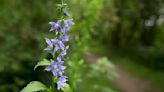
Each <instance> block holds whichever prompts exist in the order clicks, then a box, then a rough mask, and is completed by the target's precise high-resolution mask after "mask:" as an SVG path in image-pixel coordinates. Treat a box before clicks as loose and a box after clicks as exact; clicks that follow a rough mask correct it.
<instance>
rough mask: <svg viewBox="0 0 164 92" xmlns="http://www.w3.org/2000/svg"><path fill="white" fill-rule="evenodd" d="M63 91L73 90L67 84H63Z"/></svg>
mask: <svg viewBox="0 0 164 92" xmlns="http://www.w3.org/2000/svg"><path fill="white" fill-rule="evenodd" d="M62 90H63V91H64V92H73V90H72V88H71V87H70V85H69V84H65V87H64V88H63V89H62Z"/></svg>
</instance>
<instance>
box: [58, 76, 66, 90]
mask: <svg viewBox="0 0 164 92" xmlns="http://www.w3.org/2000/svg"><path fill="white" fill-rule="evenodd" d="M66 81H67V77H66V76H60V77H59V78H58V80H57V89H58V90H60V89H61V88H63V87H64V86H65V85H66Z"/></svg>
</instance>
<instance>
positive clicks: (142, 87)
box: [85, 53, 162, 92]
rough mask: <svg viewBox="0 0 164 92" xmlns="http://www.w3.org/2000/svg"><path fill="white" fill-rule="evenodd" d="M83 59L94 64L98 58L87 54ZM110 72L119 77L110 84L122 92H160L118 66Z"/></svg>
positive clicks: (147, 82) (146, 81)
mask: <svg viewBox="0 0 164 92" xmlns="http://www.w3.org/2000/svg"><path fill="white" fill-rule="evenodd" d="M85 58H86V60H87V61H88V62H89V63H95V62H96V61H97V59H98V58H100V56H99V55H96V54H90V53H88V54H86V55H85ZM112 70H113V71H115V72H116V73H118V75H119V77H117V78H114V79H112V82H113V83H114V84H115V85H117V86H118V88H120V89H121V90H122V91H123V92H162V91H159V90H158V89H157V88H156V87H154V86H153V85H152V84H151V83H150V82H149V81H148V80H145V79H141V78H139V77H137V76H134V75H132V74H130V73H129V72H128V71H126V70H124V69H122V68H120V67H118V66H116V67H115V68H114V69H112Z"/></svg>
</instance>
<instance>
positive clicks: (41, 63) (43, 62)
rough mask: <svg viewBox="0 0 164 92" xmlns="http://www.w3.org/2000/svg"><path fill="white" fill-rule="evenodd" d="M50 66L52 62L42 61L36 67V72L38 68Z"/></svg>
mask: <svg viewBox="0 0 164 92" xmlns="http://www.w3.org/2000/svg"><path fill="white" fill-rule="evenodd" d="M49 65H50V61H49V60H47V59H43V60H42V61H40V62H38V63H37V64H36V65H35V67H34V70H35V69H36V68H37V67H38V66H49Z"/></svg>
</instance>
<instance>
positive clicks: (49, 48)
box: [44, 38, 53, 51]
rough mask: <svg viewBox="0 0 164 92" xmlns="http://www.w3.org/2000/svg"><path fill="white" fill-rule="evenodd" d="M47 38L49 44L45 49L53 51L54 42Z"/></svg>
mask: <svg viewBox="0 0 164 92" xmlns="http://www.w3.org/2000/svg"><path fill="white" fill-rule="evenodd" d="M45 40H46V43H47V45H48V46H47V48H45V49H44V50H46V51H51V50H52V49H53V44H52V42H51V40H50V39H48V38H45Z"/></svg>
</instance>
